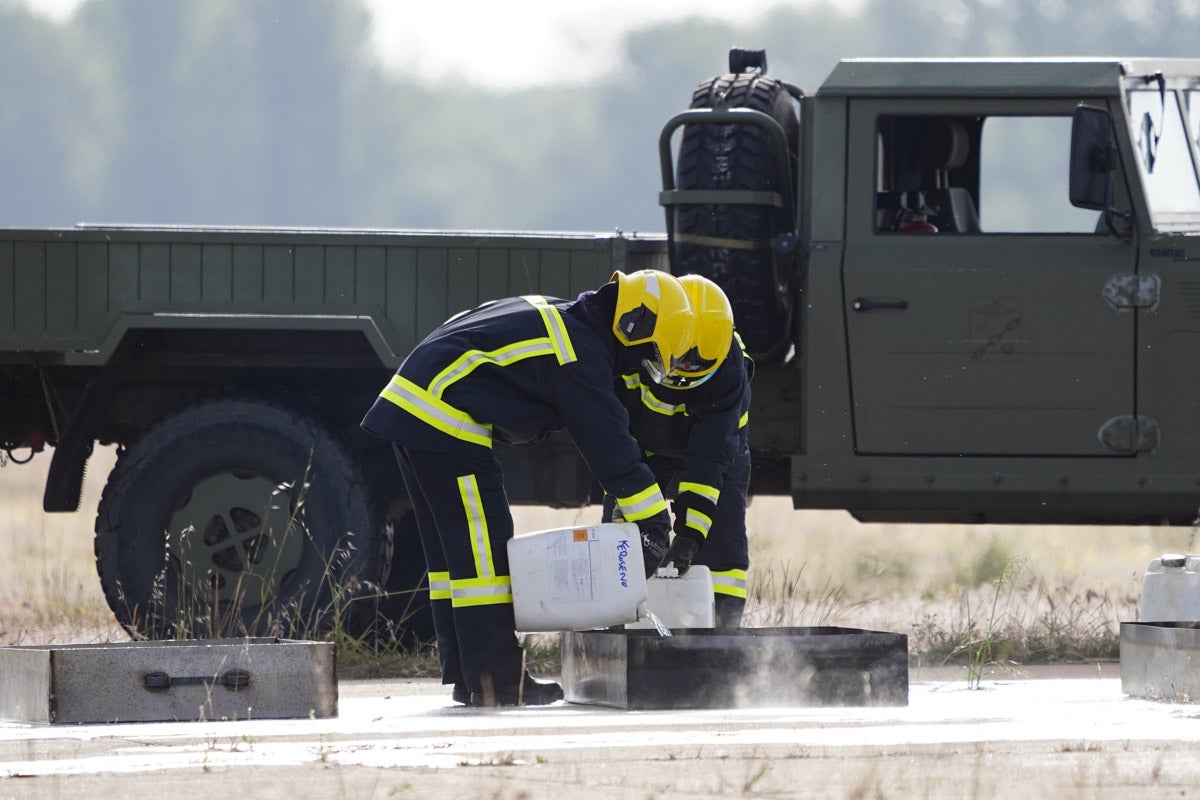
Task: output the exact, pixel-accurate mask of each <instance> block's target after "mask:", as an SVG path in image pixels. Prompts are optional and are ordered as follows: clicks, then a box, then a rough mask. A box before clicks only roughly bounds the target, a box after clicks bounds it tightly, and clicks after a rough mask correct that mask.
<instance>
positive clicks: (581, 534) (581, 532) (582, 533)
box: [575, 528, 588, 542]
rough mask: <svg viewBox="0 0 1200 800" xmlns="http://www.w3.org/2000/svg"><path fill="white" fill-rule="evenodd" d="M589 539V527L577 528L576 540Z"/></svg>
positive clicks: (584, 540) (583, 540)
mask: <svg viewBox="0 0 1200 800" xmlns="http://www.w3.org/2000/svg"><path fill="white" fill-rule="evenodd" d="M587 540H588V532H587V528H576V529H575V541H577V542H586V541H587Z"/></svg>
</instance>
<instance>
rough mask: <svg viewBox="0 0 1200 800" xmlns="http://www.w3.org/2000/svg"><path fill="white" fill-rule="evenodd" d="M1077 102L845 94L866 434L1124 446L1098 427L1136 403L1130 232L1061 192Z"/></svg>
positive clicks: (1083, 449)
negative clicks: (1120, 233)
mask: <svg viewBox="0 0 1200 800" xmlns="http://www.w3.org/2000/svg"><path fill="white" fill-rule="evenodd" d="M1077 104H1078V101H1076V100H1061V101H1060V100H1049V101H1039V102H1037V103H1031V102H1030V101H1027V100H1026V101H1020V102H1018V101H1011V100H987V101H979V102H977V103H973V104H968V103H966V102H965V101H962V100H955V101H932V100H929V101H896V100H883V99H878V100H861V101H852V102H851V104H850V134H849V137H848V141H847V145H848V167H847V180H848V186H847V194H846V197H847V211H846V214H847V219H846V249H845V258H844V262H843V281H844V282H843V286H844V292H845V295H844V300H845V319H846V334H847V335H846V338H847V349H848V358H849V367H850V379H851V393H852V401H853V414H854V434H855V446H856V449H857V451H858V452H860V453H866V454H929V455H1031V456H1033V455H1039V456H1041V455H1049V456H1056V455H1058V456H1114V455H1128V452H1129V451H1128V450H1125V451H1123V452H1121V451H1118V450H1114V449H1113V448H1112V447H1111V446H1110V445H1109V444H1106V443H1105V441H1104V439H1105V438H1108V439H1111V437H1109V436H1107V434H1103V435H1102V433H1101V432H1102V430H1104V429H1105V428H1106V425H1107V426H1108V428H1109V429H1111V428H1113V427H1114V426H1117V427H1120V425H1121V420H1130V419H1132V415H1133V414H1134V410H1135V407H1134V330H1135V328H1134V321H1135V316H1136V315H1135V314H1134V313H1132V309H1131V308H1128V307H1125V305H1126V304H1124V303H1123V298H1124V297H1125V296H1126V295H1127V294H1128V291H1129V286H1130V281H1131V280H1133V275H1134V271H1135V268H1136V253H1137V247H1136V246H1133V245H1131V244H1130V243H1126V242H1121V241H1120V240H1119V239H1118V238H1117V237H1116V236H1113V235H1112V234H1111V233H1110V232H1109V231H1108V229H1107V228H1106V227H1105V226H1104V225H1103V224H1102V223H1100V224H1099V225H1098V221H1099V220H1098V218H1099V216H1100V215H1099V214H1098V212H1095V211H1086V210H1082V209H1078V208H1074V207H1072V206H1071V205H1070V202H1069V200H1068V184H1067V177H1068V153H1069V151H1070V132H1071V117H1070V115H1071V113H1072V110H1073V109H1074V107H1075V106H1076V105H1077ZM1117 186H1118V189H1119V194H1118V197H1119V198H1120V197H1126V198H1127V192H1126V191H1125V189H1124V186H1125V184H1124V181H1123V180H1122V179H1121V178H1120V176H1119V175H1118V180H1117ZM1122 202H1123V203H1124V206H1125V207H1128V200H1127V199H1126V200H1124V201H1121V200H1118V201H1117V204H1118V205H1122ZM1114 421H1115V422H1114Z"/></svg>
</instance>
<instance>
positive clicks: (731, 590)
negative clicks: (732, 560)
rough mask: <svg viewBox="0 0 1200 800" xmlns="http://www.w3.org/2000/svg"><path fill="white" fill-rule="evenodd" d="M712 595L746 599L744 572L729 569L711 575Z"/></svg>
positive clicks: (742, 570)
mask: <svg viewBox="0 0 1200 800" xmlns="http://www.w3.org/2000/svg"><path fill="white" fill-rule="evenodd" d="M712 581H713V594H727V595H729V596H731V597H740V598H742V599H743V600H745V599H746V585H747V581H746V570H744V569H729V570H722V571H720V572H715V571H714V572H713V573H712Z"/></svg>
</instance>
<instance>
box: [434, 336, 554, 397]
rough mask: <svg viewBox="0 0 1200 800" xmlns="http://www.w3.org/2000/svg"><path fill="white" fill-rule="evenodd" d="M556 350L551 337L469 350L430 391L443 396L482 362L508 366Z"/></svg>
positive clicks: (435, 380) (443, 372)
mask: <svg viewBox="0 0 1200 800" xmlns="http://www.w3.org/2000/svg"><path fill="white" fill-rule="evenodd" d="M554 352H555V349H554V344H553V343H552V342H551V341H550V340H549V339H526V340H524V341H520V342H513V343H512V344H509V345H505V346H504V347H500V348H497V349H495V350H491V351H488V352H484V351H482V350H468V351H467V352H465V353H463V354H462V355H461V356H459V357H458V358H456V359H454V361H452V362H451V363H450V366H448V367H446V368H445V369H444V370H442V371H441V372H439V373H438V374H437V377H435V378H434V379H433V381H431V382H430V384H429V393H430V394H432V395H433V396H434V397H437V398H441V396H442V395H443V394H445V393H446V390H447V389H448V388H450V386H451V385H452V384H454V383H455V382H456V381H459V380H461V379H462V378H465V377H466V376H467V375H470V374H471V373H472V372H473V371H474V370H475V368H476V367H478V366H480V365H481V364H495V365H496V366H499V367H506V366H508V365H509V364H514V363H516V362H518V361H524V360H525V359H527V358H533V357H534V356H548V355H550V354H551V353H554Z"/></svg>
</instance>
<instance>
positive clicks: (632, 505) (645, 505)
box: [617, 483, 667, 522]
mask: <svg viewBox="0 0 1200 800" xmlns="http://www.w3.org/2000/svg"><path fill="white" fill-rule="evenodd" d="M617 505H619V506H620V507H621V513H622V514H623V515H624V516H625V519H627V520H628V521H630V522H637V521H639V520H643V519H649V518H650V517H653V516H654V515H655V514H660V513H662V512H664V511H666V510H667V501H666V499H665V498H664V497H663V494H662V490H661V489H659V488H658V484H657V483H652V484H650V485H649V486H648V487H647V488H645V489H643V490H642V491H640V492H638V493H637V494H633V495H630V496H629V497H618V498H617Z"/></svg>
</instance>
